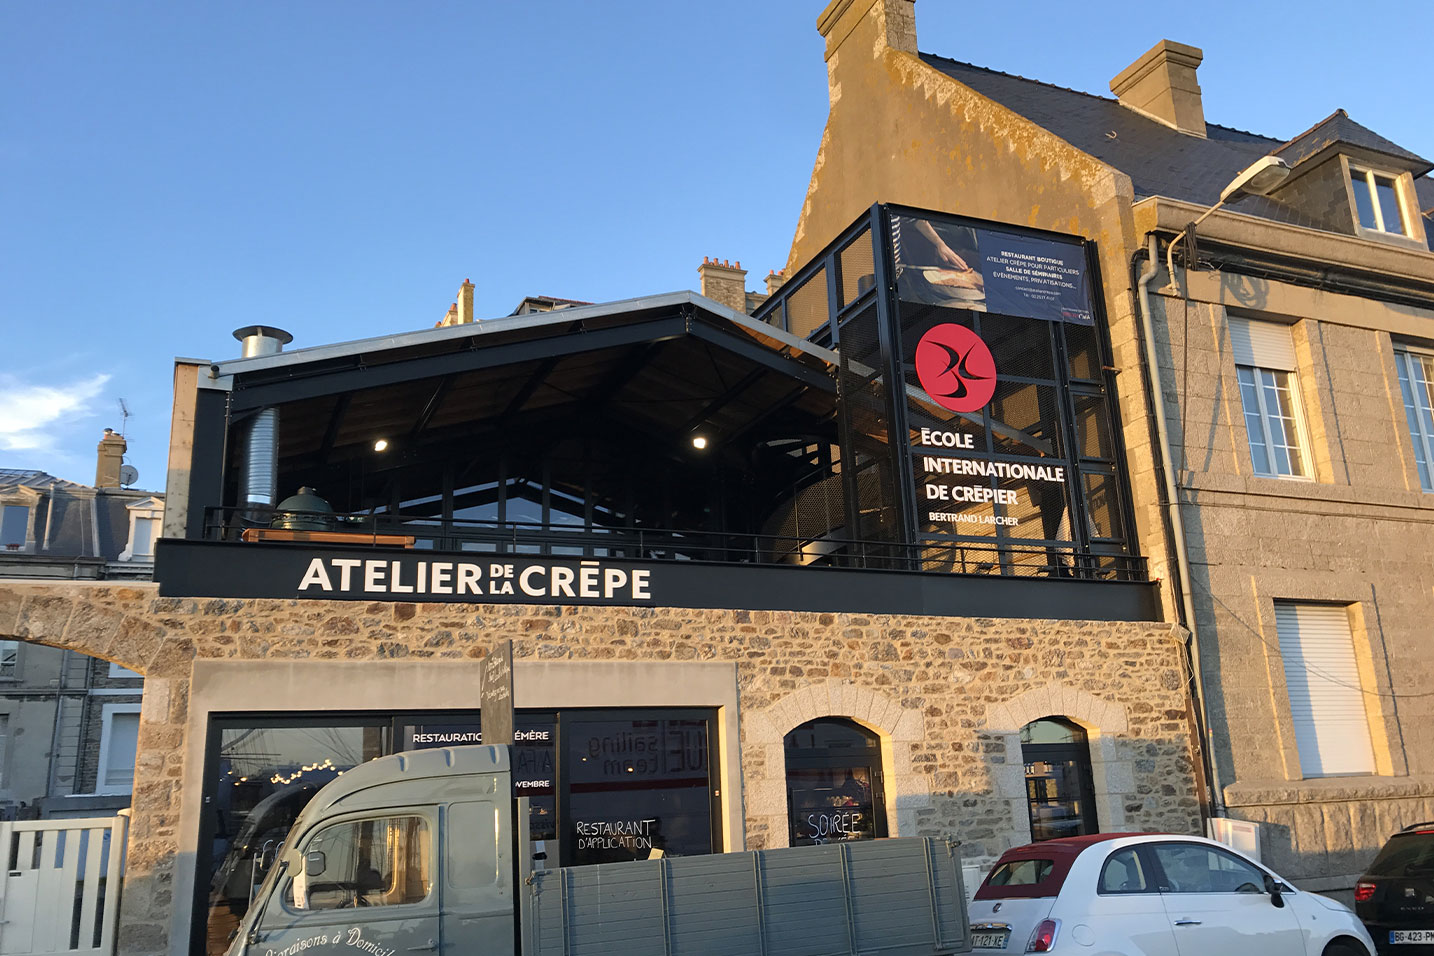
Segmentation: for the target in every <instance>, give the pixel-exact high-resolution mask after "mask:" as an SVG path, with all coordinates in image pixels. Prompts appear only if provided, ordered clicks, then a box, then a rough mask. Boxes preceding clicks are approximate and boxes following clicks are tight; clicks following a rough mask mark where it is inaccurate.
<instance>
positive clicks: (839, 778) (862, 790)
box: [784, 717, 886, 846]
mask: <svg viewBox="0 0 1434 956" xmlns="http://www.w3.org/2000/svg"><path fill="white" fill-rule="evenodd" d="M784 742H785V745H786V753H787V816H788V821H789V827H790V833H789V839H790V840H791V845H792V846H810V845H812V844H814V843H837V842H841V841H844V840H870V839H872V838H874V837H884V836H886V795H885V793H884V792H883V790H884V788H885V785H884V783H883V781H882V776H881V741H880V739H878V738H877V736H876V734H873V733H872V732H871V731H869V730H866V729H864V728H863V727H860V726H858V725H857V724H856V723H855V722H853V721H850V720H846V719H843V718H840V717H821V718H818V719H817V720H809V721H807V722H806V723H805V724H802V725H801V726H800V727H798V728H797V729H796V730H793V731H792V732H791V733H789V734H787V736H786V740H785V741H784Z"/></svg>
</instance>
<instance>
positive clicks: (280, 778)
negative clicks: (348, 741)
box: [269, 757, 334, 787]
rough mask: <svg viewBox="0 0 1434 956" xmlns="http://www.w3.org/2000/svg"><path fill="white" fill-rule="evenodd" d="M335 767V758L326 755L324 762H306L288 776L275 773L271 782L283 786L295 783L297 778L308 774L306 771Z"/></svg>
mask: <svg viewBox="0 0 1434 956" xmlns="http://www.w3.org/2000/svg"><path fill="white" fill-rule="evenodd" d="M333 769H334V762H333V760H331V759H329V758H327V757H326V758H324V762H323V763H306V764H304V765H303V766H302V767H300V768H299V769H298V770H295V771H294V772H293V773H291V774H288V775H287V776H286V775H284V774H282V773H276V774H274V775H273V776H272V777H270V778H269V782H270V783H277V784H278V785H279V786H281V787H282V786H285V785H287V784H291V783H293V782H294V781H295V780H298V779H299V778H300V777H302V776H303V775H304V774H306V773H311V772H313V771H315V770H333Z"/></svg>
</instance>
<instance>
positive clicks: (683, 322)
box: [156, 205, 1147, 606]
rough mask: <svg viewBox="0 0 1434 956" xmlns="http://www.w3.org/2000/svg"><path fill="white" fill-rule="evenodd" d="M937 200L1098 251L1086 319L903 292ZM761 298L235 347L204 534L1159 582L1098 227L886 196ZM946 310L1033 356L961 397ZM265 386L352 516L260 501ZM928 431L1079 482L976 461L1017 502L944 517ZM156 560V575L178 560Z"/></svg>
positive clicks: (290, 464) (280, 473)
mask: <svg viewBox="0 0 1434 956" xmlns="http://www.w3.org/2000/svg"><path fill="white" fill-rule="evenodd" d="M918 216H919V217H922V218H924V219H925V220H929V221H931V222H939V223H944V224H955V225H954V226H953V228H957V227H959V228H973V227H975V228H980V229H989V230H996V229H999V230H1001V231H1002V232H1003V233H1005V234H1012V235H1020V236H1022V237H1025V238H1027V239H1030V240H1032V241H1047V242H1051V243H1059V244H1060V245H1061V247H1062V248H1065V249H1074V250H1078V251H1079V253H1080V254H1081V255H1082V259H1083V262H1082V267H1081V269H1080V270H1079V271H1080V272H1081V274H1082V277H1083V279H1084V280H1085V281H1087V282H1088V283H1089V284H1090V287H1091V288H1093V289H1094V290H1095V294H1093V295H1091V297H1090V298H1091V300H1092V301H1091V306H1090V307H1091V309H1092V310H1093V319H1091V320H1088V321H1086V322H1085V324H1070V323H1064V322H1061V321H1043V320H1040V319H1034V318H1030V317H1023V316H1013V315H1003V314H998V313H996V312H994V311H980V310H979V309H978V307H977V306H975V305H969V304H963V303H959V302H956V303H951V302H947V303H942V304H940V305H931V304H928V303H919V302H912V301H909V300H908V299H906V298H904V297H903V296H904V292H903V283H906V282H907V281H908V279H909V276H910V274H911V270H910V264H909V262H905V261H898V257H897V251H896V249H895V243H894V241H893V236H892V223H893V221H895V220H896V219H899V218H900V217H918ZM755 318H756V319H757V320H759V321H757V322H747V323H745V324H744V323H738V322H734V321H733V320H731V319H730V318H725V317H723V316H720V315H716V314H714V313H713V312H711V311H709V310H707V309H705V308H704V307H703V305H702V303H701V300H700V299H696V298H695V297H684V296H673V297H655V298H654V299H652V300H637V301H636V302H635V304H633V305H632V306H631V307H630V308H629V307H626V306H625V304H624V305H623V307H617V306H604V307H591V308H590V309H586V310H585V309H582V308H578V309H573V310H570V311H568V312H564V313H555V314H553V315H550V316H544V317H537V318H535V317H526V316H525V317H521V318H519V319H515V320H512V322H511V323H509V324H503V323H502V322H498V323H492V324H490V325H486V326H485V325H483V324H481V323H480V324H479V326H475V327H474V329H473V331H471V332H469V331H463V330H443V331H442V333H441V334H440V333H435V335H434V336H433V337H432V338H431V339H429V338H428V337H427V336H426V334H422V333H420V334H415V335H413V336H407V337H401V340H399V341H396V342H394V343H389V342H378V343H375V345H374V347H373V349H371V350H370V349H367V348H366V345H367V343H352V344H350V345H347V346H334V347H332V348H328V349H317V350H314V354H313V356H312V357H309V358H306V359H299V358H297V357H294V358H290V357H289V356H281V357H279V358H277V359H274V360H271V361H267V362H264V361H261V362H257V363H255V364H253V365H248V366H240V367H239V368H238V370H237V371H235V372H234V373H233V374H232V376H230V377H229V378H228V379H226V384H228V385H229V386H230V387H229V390H228V391H225V392H220V391H217V390H208V391H206V390H204V389H201V392H200V395H201V401H200V406H199V408H198V409H197V410H196V420H197V421H199V420H202V424H203V428H201V429H198V430H197V433H196V445H195V460H194V462H193V467H192V469H191V479H190V489H189V490H190V496H189V500H188V503H189V518H188V528H187V535H188V536H189V537H190V538H205V539H207V540H210V541H237V540H238V539H240V538H241V537H243V538H244V539H245V540H254V539H255V538H256V537H259V535H258V534H257V532H258V531H263V530H268V529H269V528H270V526H271V525H274V526H276V527H279V528H283V527H285V526H286V525H287V526H288V527H290V528H297V527H307V528H309V529H313V528H316V527H322V528H326V529H327V530H330V531H337V532H345V533H347V535H346V536H345V537H344V538H343V539H342V540H339V539H338V538H334V539H331V540H329V542H328V543H330V544H337V545H348V546H360V545H363V544H364V543H365V542H364V540H363V537H364V536H366V535H367V536H371V537H370V540H369V542H368V543H369V544H376V545H382V544H385V543H387V544H390V545H391V544H394V543H395V542H394V541H391V540H390V541H387V542H385V541H381V540H379V539H378V537H377V536H381V535H390V534H393V535H401V536H403V538H404V540H405V541H406V540H407V539H409V538H412V539H413V540H412V546H413V547H416V548H421V549H430V550H434V551H448V552H465V551H474V552H480V553H481V552H487V553H495V554H532V555H543V556H553V557H561V556H574V557H586V558H619V559H623V560H639V561H674V562H676V561H681V562H714V563H729V564H774V565H794V566H797V567H802V568H813V569H818V568H842V569H861V570H890V571H903V572H928V573H945V574H973V575H993V574H994V575H1002V576H1015V577H1034V578H1043V577H1045V578H1049V577H1067V578H1075V579H1078V580H1095V581H1122V582H1144V581H1146V580H1147V576H1146V569H1145V564H1144V561H1143V559H1142V558H1141V557H1140V556H1139V555H1138V554H1137V553H1135V550H1134V548H1133V547H1132V546H1131V543H1130V541H1131V536H1130V529H1131V528H1132V527H1133V524H1132V520H1131V512H1130V508H1129V495H1128V493H1127V491H1126V484H1125V468H1124V462H1123V451H1122V449H1121V447H1120V442H1119V440H1118V436H1119V435H1120V427H1119V421H1118V419H1117V415H1116V409H1115V407H1114V402H1113V401H1112V400H1111V397H1112V395H1113V392H1114V390H1113V378H1112V375H1113V373H1112V371H1111V370H1110V368H1109V358H1108V356H1109V347H1108V343H1107V342H1106V334H1105V329H1104V317H1103V315H1102V313H1101V296H1100V294H1099V275H1098V271H1097V268H1096V260H1095V257H1094V251H1093V246H1092V245H1091V244H1090V243H1081V242H1080V241H1079V240H1076V239H1073V238H1072V237H1068V236H1058V235H1054V234H1050V233H1041V232H1037V231H1033V230H1023V229H1017V228H1015V227H1009V226H1004V225H1000V224H978V223H973V222H972V221H970V220H961V219H956V218H954V217H943V216H940V215H939V214H936V213H930V212H925V211H921V210H910V209H904V208H901V207H887V206H880V205H878V206H873V207H872V208H871V209H870V210H869V211H868V212H867V214H865V215H864V216H863V217H862V218H861V219H860V220H858V221H857V222H856V223H854V224H853V225H852V226H851V227H850V228H848V229H847V230H846V231H845V232H844V233H843V234H842V235H841V236H839V237H838V238H837V239H836V241H835V242H833V243H832V244H831V245H830V246H829V247H828V248H827V249H826V250H824V251H823V253H822V254H821V255H820V256H818V257H817V259H815V260H814V261H813V262H812V263H810V264H808V265H807V266H805V267H804V268H803V269H801V270H799V271H798V272H797V274H796V275H795V276H793V278H792V279H791V280H790V281H789V282H788V283H787V284H786V285H785V286H784V287H783V288H782V289H781V290H779V292H778V293H777V294H776V295H774V296H773V297H772V298H771V299H770V300H769V301H768V302H766V303H765V304H764V306H763V307H762V309H760V310H759V311H758V313H757V315H756V316H755ZM763 323H765V324H763ZM933 323H944V324H948V325H961V326H963V327H965V328H968V329H970V330H972V331H973V332H975V333H977V334H978V335H980V336H983V337H984V338H986V339H990V340H991V341H992V343H993V348H996V349H997V350H998V351H1000V350H1002V349H1008V350H1013V351H1012V355H1015V356H1016V357H1017V358H1019V359H1020V361H1018V362H1016V364H1015V365H1012V363H1011V362H1010V361H1008V359H1010V358H1011V355H1007V354H1006V353H1004V352H1003V353H1002V355H1001V363H1002V365H1003V367H1002V369H1001V384H1000V386H999V389H1002V390H1004V391H1000V390H998V392H997V394H996V396H995V397H994V398H993V399H992V401H991V403H990V407H988V408H986V409H984V410H982V411H980V412H979V413H977V414H974V415H973V414H967V415H965V416H964V417H962V416H954V417H953V416H951V415H945V414H943V413H940V410H939V409H936V407H935V406H934V405H933V404H932V400H931V399H930V397H929V396H927V395H926V393H925V392H924V391H923V390H922V389H921V388H920V387H919V383H918V382H917V376H916V374H915V366H914V361H913V350H914V349H915V347H916V345H915V343H916V340H917V339H919V337H920V335H921V334H922V329H923V328H924V327H926V326H929V325H931V324H933ZM769 326H779V327H780V328H782V329H783V330H785V331H788V332H790V333H795V334H798V335H800V336H803V337H805V339H806V344H797V343H794V342H793V340H792V339H791V338H787V337H782V336H777V335H773V334H769V333H768V332H767V331H766V330H767V329H768V327H769ZM1037 339H1039V340H1040V343H1041V344H1040V345H1039V347H1036V346H1033V345H1032V343H1033V342H1034V341H1035V340H1037ZM1034 352H1041V353H1042V354H1043V355H1044V356H1046V361H1045V367H1044V368H1042V369H1037V368H1034V367H1030V362H1029V361H1027V359H1028V357H1029V355H1030V354H1033V353H1034ZM1022 362H1024V363H1025V364H1024V365H1022V364H1021V363H1022ZM265 408H277V409H278V410H279V421H280V429H279V432H280V435H279V441H278V446H277V453H276V455H275V459H276V471H277V481H278V487H279V497H280V498H281V499H282V498H284V497H286V496H288V495H291V494H293V493H294V492H295V491H297V490H298V489H299V488H300V487H301V486H308V487H311V488H313V489H315V490H316V492H317V494H319V495H320V496H321V497H323V498H325V499H327V501H328V502H329V503H330V504H331V505H332V506H333V508H334V510H335V512H336V514H333V515H316V514H306V513H296V512H293V511H286V510H284V509H276V508H271V507H267V506H265V507H261V506H257V505H251V504H247V503H245V501H244V500H243V499H242V497H241V494H242V491H241V488H240V487H239V480H238V475H239V474H240V473H241V471H242V470H243V469H242V468H241V465H242V463H243V461H244V456H245V454H246V453H247V452H246V447H247V442H246V441H245V440H244V435H245V430H246V429H247V428H248V427H249V421H250V420H251V419H252V417H253V416H254V415H255V413H256V412H258V411H259V410H261V409H265ZM1032 409H1034V411H1032ZM1019 415H1026V416H1027V418H1029V421H1027V420H1020V421H1016V420H1014V419H1013V418H1012V416H1019ZM962 421H965V422H967V423H968V424H969V423H971V422H976V423H977V425H978V426H979V427H978V428H975V430H979V431H980V433H981V437H980V441H981V443H982V444H981V446H980V447H979V448H967V449H965V451H966V452H969V453H957V452H953V451H950V450H941V449H936V450H934V451H933V450H930V449H927V450H923V451H920V453H918V450H917V449H916V448H914V441H915V436H919V435H920V434H921V429H922V428H923V427H927V426H939V427H942V428H955V427H957V426H959V425H961V422H962ZM1011 436H1024V437H1023V438H1022V439H1021V440H1023V441H1025V446H1024V447H1016V446H1017V445H1018V444H1019V442H1017V441H1015V440H1014V439H1012V437H1011ZM377 438H382V439H384V444H385V445H386V448H387V450H386V451H383V452H379V451H378V450H377V447H376V441H375V439H377ZM201 439H202V440H201ZM928 453H929V454H930V455H931V456H932V457H933V458H935V459H940V458H947V459H954V458H967V459H973V458H980V459H982V460H983V461H987V462H995V463H998V464H1000V465H1002V466H1012V465H1027V464H1030V465H1039V466H1046V467H1050V466H1058V467H1059V468H1060V469H1062V474H1063V475H1066V476H1073V480H1071V481H1069V482H1064V481H1063V483H1059V484H1060V487H1059V488H1057V487H1056V486H1055V484H1052V485H1051V487H1047V488H1035V487H1033V488H1032V489H1031V490H1029V491H1026V492H1024V493H1023V495H1024V497H1025V498H1026V499H1028V501H1027V502H1026V504H1027V505H1028V507H1026V509H1025V511H1024V512H1022V513H1019V514H1018V513H1017V512H1016V510H1015V509H1014V506H1013V504H1012V502H1011V499H1010V483H1009V482H1003V481H1002V480H1001V479H999V478H995V477H989V476H986V477H984V478H982V479H981V480H980V481H977V482H974V483H975V484H981V483H984V484H985V485H986V487H987V488H988V490H989V493H990V494H991V495H993V496H995V497H997V498H1000V499H1001V500H998V501H996V502H995V503H993V504H991V505H990V506H989V507H987V508H986V509H985V511H986V512H987V513H988V514H987V515H986V518H987V519H988V520H987V523H986V524H984V525H981V524H979V523H978V522H975V521H972V520H970V518H969V517H968V516H966V515H958V516H956V517H950V519H949V520H948V521H947V522H946V524H944V525H943V524H941V523H940V522H936V521H933V520H931V519H930V517H929V515H930V512H931V509H930V508H929V507H927V502H926V501H924V500H922V497H921V496H922V494H923V484H924V483H925V481H926V479H927V476H926V475H924V474H923V471H922V469H924V468H925V467H926V464H925V462H926V457H927V455H928ZM938 463H939V462H938ZM962 464H963V467H964V464H965V463H962ZM968 484H970V482H968ZM983 493H984V492H983ZM948 517H949V516H948ZM978 517H979V516H978ZM309 519H312V520H309ZM295 522H297V523H295ZM963 522H964V523H963ZM264 540H275V539H274V538H273V537H272V536H270V537H269V538H267V539H264ZM163 555H164V549H161V553H160V556H159V557H158V558H157V561H158V564H157V570H156V577H157V579H158V580H160V582H161V585H162V586H163V585H165V582H166V579H167V578H168V577H171V576H176V575H177V576H183V575H182V573H181V572H179V571H172V570H171V569H170V568H169V567H167V565H166V560H165V559H164V556H163ZM698 606H708V605H698Z"/></svg>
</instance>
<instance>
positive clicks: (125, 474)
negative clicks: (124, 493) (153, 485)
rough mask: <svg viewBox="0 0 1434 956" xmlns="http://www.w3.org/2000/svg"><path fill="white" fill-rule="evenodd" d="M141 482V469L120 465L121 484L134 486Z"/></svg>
mask: <svg viewBox="0 0 1434 956" xmlns="http://www.w3.org/2000/svg"><path fill="white" fill-rule="evenodd" d="M136 481H139V469H138V468H136V467H135V466H134V465H120V484H122V485H132V484H134V483H135V482H136Z"/></svg>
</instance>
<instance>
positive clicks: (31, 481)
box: [0, 468, 84, 491]
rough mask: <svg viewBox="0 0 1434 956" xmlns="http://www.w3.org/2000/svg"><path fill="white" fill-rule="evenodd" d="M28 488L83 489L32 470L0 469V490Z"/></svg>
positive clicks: (80, 486)
mask: <svg viewBox="0 0 1434 956" xmlns="http://www.w3.org/2000/svg"><path fill="white" fill-rule="evenodd" d="M22 486H23V487H25V488H30V489H32V490H34V491H40V490H42V489H45V488H83V487H84V485H77V484H75V483H74V482H73V481H66V480H65V479H63V478H56V477H55V476H54V475H52V474H49V473H48V472H43V471H39V470H37V469H34V468H0V490H4V489H6V488H19V487H22Z"/></svg>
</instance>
